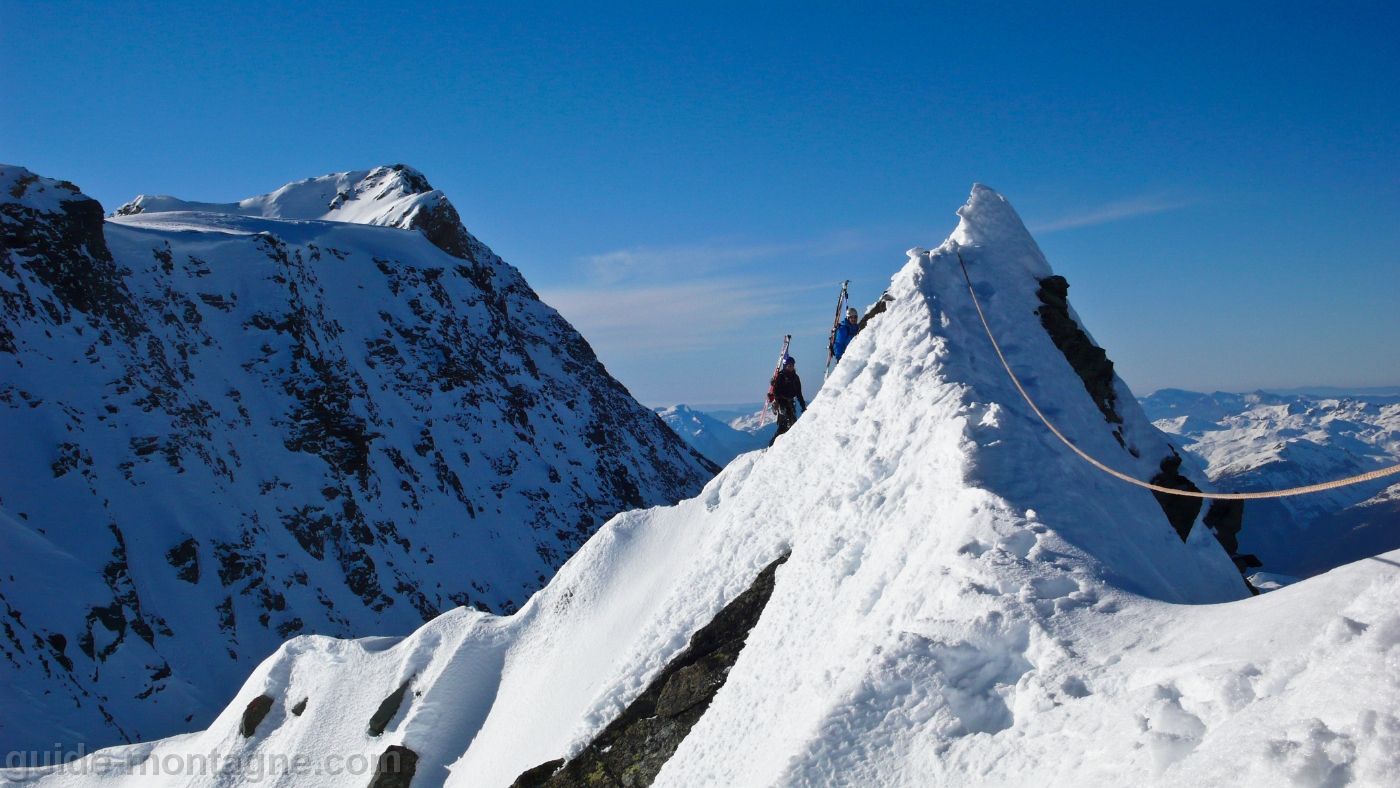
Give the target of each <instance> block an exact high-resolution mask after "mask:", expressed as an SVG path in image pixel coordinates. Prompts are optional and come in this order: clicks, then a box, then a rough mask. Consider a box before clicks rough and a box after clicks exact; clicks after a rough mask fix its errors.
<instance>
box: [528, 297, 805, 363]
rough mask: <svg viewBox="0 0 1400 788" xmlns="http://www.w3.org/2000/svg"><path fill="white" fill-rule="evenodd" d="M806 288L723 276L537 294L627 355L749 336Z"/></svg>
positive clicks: (705, 346)
mask: <svg viewBox="0 0 1400 788" xmlns="http://www.w3.org/2000/svg"><path fill="white" fill-rule="evenodd" d="M811 289H812V286H805V287H781V288H777V287H771V286H763V285H759V284H756V283H754V282H751V281H745V280H739V279H731V278H724V279H711V280H705V281H692V282H681V283H677V284H674V285H659V286H637V287H611V288H603V287H588V288H573V289H560V290H545V291H543V292H541V293H540V297H541V298H543V299H544V300H545V302H546V303H548V304H550V305H551V306H553V307H554V308H555V309H558V310H559V312H560V314H562V315H563V316H564V317H565V318H566V319H567V320H568V321H569V322H570V323H572V324H573V325H574V327H575V328H577V329H578V330H579V331H580V332H582V333H583V335H584V336H586V337H588V339H589V341H590V342H591V343H593V344H594V345H595V346H597V347H599V348H605V349H606V350H607V351H608V353H609V354H610V355H612V354H621V355H623V356H629V357H632V356H653V355H656V354H660V353H677V352H690V351H701V350H711V349H714V348H715V347H717V346H719V345H723V344H725V343H728V342H734V341H740V340H745V339H750V338H751V337H752V331H753V327H754V325H755V323H758V322H761V321H763V320H765V319H767V318H772V317H775V316H777V315H780V314H782V313H785V312H788V311H790V307H789V306H788V302H789V301H790V299H791V297H792V296H794V295H796V294H798V293H799V292H800V291H806V290H811Z"/></svg>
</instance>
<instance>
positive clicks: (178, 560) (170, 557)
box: [165, 537, 228, 585]
mask: <svg viewBox="0 0 1400 788" xmlns="http://www.w3.org/2000/svg"><path fill="white" fill-rule="evenodd" d="M165 560H166V561H168V562H170V565H171V566H173V567H175V576H176V577H178V578H180V579H181V580H184V581H185V582H187V583H196V584H197V583H199V543H198V542H196V541H195V540H194V537H190V538H189V539H186V540H185V541H183V542H181V543H179V544H178V545H175V546H174V547H172V548H170V550H169V551H167V552H166V554H165ZM224 585H228V584H227V583H225V584H224Z"/></svg>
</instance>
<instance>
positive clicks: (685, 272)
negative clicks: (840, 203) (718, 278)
mask: <svg viewBox="0 0 1400 788" xmlns="http://www.w3.org/2000/svg"><path fill="white" fill-rule="evenodd" d="M870 243H871V239H870V238H867V237H865V236H864V235H863V234H861V233H858V232H855V231H843V232H836V233H831V234H830V235H827V236H824V237H822V238H819V239H813V240H809V241H796V242H791V243H766V244H746V243H735V242H731V241H729V240H727V239H715V240H714V241H711V242H709V243H703V244H688V245H677V246H636V247H632V248H629V249H617V250H613V251H610V252H603V253H601V254H592V255H586V256H585V257H583V258H582V260H583V261H584V262H585V263H587V264H588V265H589V267H590V273H591V274H592V275H593V276H594V277H596V278H597V279H598V280H600V281H601V282H607V283H611V282H616V281H620V280H624V279H656V278H662V279H666V280H674V279H676V278H688V277H702V276H705V275H707V274H712V273H715V272H718V271H724V270H727V269H732V268H736V267H739V266H745V265H746V264H751V263H754V262H757V261H760V260H776V259H778V258H783V257H789V256H793V255H805V256H819V257H825V256H831V255H838V254H845V253H850V252H852V251H856V250H859V249H863V248H865V247H868V246H869V245H870Z"/></svg>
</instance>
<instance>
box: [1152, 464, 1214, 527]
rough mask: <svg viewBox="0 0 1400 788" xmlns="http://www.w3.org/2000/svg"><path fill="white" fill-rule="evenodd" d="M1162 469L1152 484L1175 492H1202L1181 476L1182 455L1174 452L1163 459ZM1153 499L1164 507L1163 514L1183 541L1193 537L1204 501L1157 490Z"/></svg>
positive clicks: (1154, 491) (1153, 492)
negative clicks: (1192, 529) (1192, 531)
mask: <svg viewBox="0 0 1400 788" xmlns="http://www.w3.org/2000/svg"><path fill="white" fill-rule="evenodd" d="M1160 467H1161V469H1162V472H1161V473H1159V474H1157V475H1156V476H1153V477H1152V478H1151V479H1150V480H1149V481H1150V482H1151V483H1152V484H1155V485H1157V486H1158V487H1168V488H1170V489H1173V490H1186V491H1189V492H1200V491H1201V488H1199V487H1197V486H1196V485H1195V484H1193V483H1192V482H1191V480H1190V479H1188V478H1186V477H1185V476H1182V475H1181V455H1180V454H1177V453H1175V452H1173V453H1172V454H1171V456H1169V457H1164V458H1162V464H1161V466H1160ZM1152 497H1154V498H1156V499H1157V504H1158V505H1159V506H1161V507H1162V512H1163V513H1165V514H1166V515H1167V521H1168V522H1170V523H1171V524H1172V528H1175V529H1176V533H1177V535H1178V536H1180V537H1181V541H1183V542H1184V541H1186V537H1188V536H1190V535H1191V526H1192V525H1195V523H1196V516H1197V515H1199V514H1200V513H1201V505H1202V502H1203V499H1201V498H1191V497H1188V496H1185V495H1171V494H1169V493H1162V492H1157V491H1156V490H1153V491H1152Z"/></svg>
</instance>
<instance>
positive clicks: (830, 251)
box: [539, 231, 879, 363]
mask: <svg viewBox="0 0 1400 788" xmlns="http://www.w3.org/2000/svg"><path fill="white" fill-rule="evenodd" d="M878 241H879V237H878V235H876V234H874V232H871V231H836V232H827V234H823V235H820V237H818V238H812V239H802V241H791V242H767V244H755V242H745V241H742V239H738V241H736V239H729V238H717V239H711V241H706V242H701V244H692V245H675V246H633V248H627V249H616V251H612V252H603V253H598V255H588V256H584V258H578V262H581V263H584V265H582V266H580V267H581V269H582V270H581V272H580V273H581V274H582V276H581V277H578V280H575V281H571V283H567V284H566V283H560V284H559V286H556V287H549V286H545V287H540V288H539V291H540V297H542V298H543V300H545V302H547V304H550V305H552V307H554V308H556V309H559V311H560V314H561V315H564V318H566V319H567V321H568V322H570V323H573V325H574V326H575V328H577V329H578V330H580V332H581V333H582V335H584V336H585V337H588V342H589V343H591V344H592V346H594V349H595V350H596V351H598V353H599V356H602V357H603V358H605V360H608V361H609V363H610V361H612V360H619V361H626V360H640V358H647V360H652V358H658V357H661V356H664V354H713V353H728V351H732V350H734V347H735V346H738V344H741V343H752V342H753V339H755V337H756V336H766V335H769V333H771V335H776V336H780V335H781V333H801V332H804V330H809V329H812V330H815V332H818V333H819V332H820V330H823V329H822V325H823V323H825V321H830V314H827V312H826V298H825V297H823V298H822V300H820V302H822V305H823V308H822V309H815V311H813V309H811V305H812V302H813V294H815V293H823V294H825V293H827V291H830V293H832V294H834V291H836V287H837V286H839V284H840V283H839V280H836V279H834V276H833V277H832V279H823V277H822V276H816V274H815V273H813V266H812V262H813V260H832V259H837V258H840V256H841V255H853V253H855V255H858V253H868V252H869V251H871V249H872V248H875V246H876V245H878ZM822 265H825V263H820V265H819V266H816V267H822ZM813 321H815V323H813V326H808V325H806V323H808V322H813ZM721 347H728V349H729V350H728V351H721V350H720V349H721Z"/></svg>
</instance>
